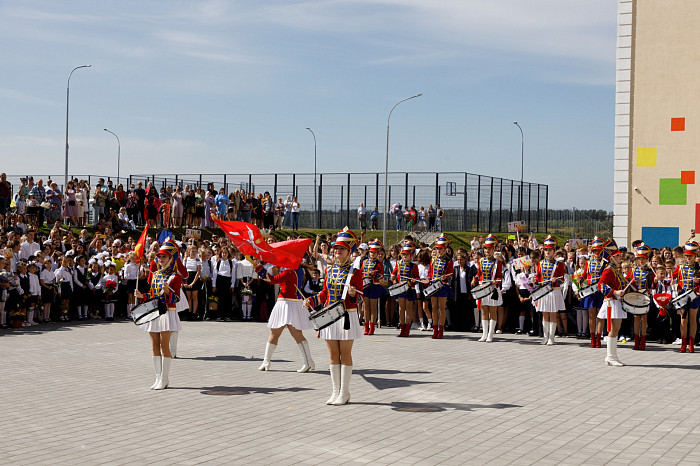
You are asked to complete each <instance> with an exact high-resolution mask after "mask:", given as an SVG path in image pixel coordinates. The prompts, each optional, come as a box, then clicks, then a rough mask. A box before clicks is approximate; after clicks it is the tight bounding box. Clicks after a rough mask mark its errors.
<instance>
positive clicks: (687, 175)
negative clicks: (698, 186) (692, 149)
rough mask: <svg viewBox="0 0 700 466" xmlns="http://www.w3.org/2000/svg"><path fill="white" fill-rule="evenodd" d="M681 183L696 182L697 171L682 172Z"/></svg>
mask: <svg viewBox="0 0 700 466" xmlns="http://www.w3.org/2000/svg"><path fill="white" fill-rule="evenodd" d="M681 184H695V171H694V170H691V171H687V172H684V171H682V172H681Z"/></svg>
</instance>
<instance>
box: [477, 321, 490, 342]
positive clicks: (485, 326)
mask: <svg viewBox="0 0 700 466" xmlns="http://www.w3.org/2000/svg"><path fill="white" fill-rule="evenodd" d="M481 329H482V331H483V332H484V333H482V335H481V338H479V340H478V341H486V338H487V337H488V333H489V321H488V320H482V321H481Z"/></svg>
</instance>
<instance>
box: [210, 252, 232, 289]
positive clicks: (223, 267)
mask: <svg viewBox="0 0 700 466" xmlns="http://www.w3.org/2000/svg"><path fill="white" fill-rule="evenodd" d="M229 260H230V261H231V266H232V267H229ZM237 263H238V261H237V260H236V259H219V260H218V261H216V264H214V263H212V266H213V267H212V268H213V269H214V270H213V271H212V281H213V282H214V286H216V279H217V277H218V276H219V275H221V276H222V277H233V279H232V280H231V288H235V287H236V280H235V278H236V265H237ZM217 268H218V270H217ZM232 269H233V270H232Z"/></svg>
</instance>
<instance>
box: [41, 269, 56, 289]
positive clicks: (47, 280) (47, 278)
mask: <svg viewBox="0 0 700 466" xmlns="http://www.w3.org/2000/svg"><path fill="white" fill-rule="evenodd" d="M39 279H41V280H42V281H43V282H44V284H45V285H49V286H51V283H53V281H54V280H55V279H56V274H54V273H53V270H46V269H41V274H40V275H39Z"/></svg>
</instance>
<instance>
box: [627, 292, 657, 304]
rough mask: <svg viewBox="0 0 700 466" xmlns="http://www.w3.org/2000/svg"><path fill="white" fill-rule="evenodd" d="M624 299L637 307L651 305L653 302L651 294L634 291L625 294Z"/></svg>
mask: <svg viewBox="0 0 700 466" xmlns="http://www.w3.org/2000/svg"><path fill="white" fill-rule="evenodd" d="M622 301H623V302H625V303H627V304H631V305H632V306H637V307H649V304H650V303H651V299H649V296H647V295H645V294H642V293H637V292H634V291H633V292H632V293H627V294H626V295H625V296H623V297H622Z"/></svg>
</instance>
